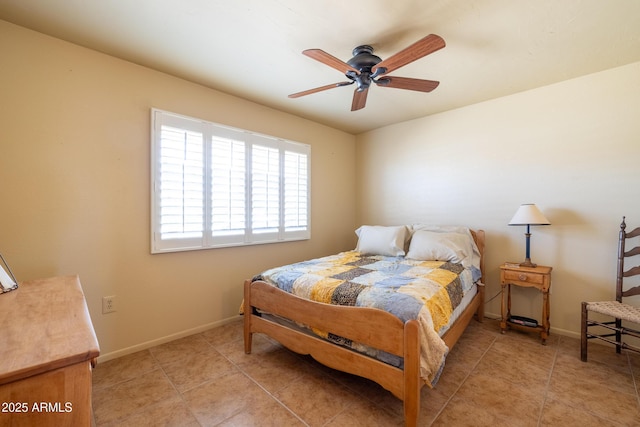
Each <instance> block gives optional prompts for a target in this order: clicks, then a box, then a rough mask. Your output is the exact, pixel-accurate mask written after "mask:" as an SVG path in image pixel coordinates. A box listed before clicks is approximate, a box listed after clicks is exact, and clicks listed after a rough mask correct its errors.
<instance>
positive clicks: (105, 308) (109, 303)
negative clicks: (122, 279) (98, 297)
mask: <svg viewBox="0 0 640 427" xmlns="http://www.w3.org/2000/svg"><path fill="white" fill-rule="evenodd" d="M114 311H116V296H115V295H112V296H110V297H102V314H107V313H113V312H114Z"/></svg>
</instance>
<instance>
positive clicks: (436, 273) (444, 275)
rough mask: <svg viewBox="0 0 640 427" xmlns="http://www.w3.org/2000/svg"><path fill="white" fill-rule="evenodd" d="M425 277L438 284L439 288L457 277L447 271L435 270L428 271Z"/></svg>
mask: <svg viewBox="0 0 640 427" xmlns="http://www.w3.org/2000/svg"><path fill="white" fill-rule="evenodd" d="M427 277H428V278H429V279H431V280H433V281H434V282H436V283H438V284H439V285H440V286H447V285H448V284H449V283H451V282H452V281H453V280H455V278H456V277H458V275H457V274H456V273H454V272H452V271H449V270H445V269H442V268H436V269H435V270H433V271H430V272H429V274H427Z"/></svg>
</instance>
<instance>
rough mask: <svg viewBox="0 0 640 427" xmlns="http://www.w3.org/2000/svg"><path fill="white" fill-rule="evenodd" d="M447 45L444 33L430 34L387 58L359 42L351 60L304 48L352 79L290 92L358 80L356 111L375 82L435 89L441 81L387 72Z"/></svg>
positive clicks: (307, 52) (425, 90)
mask: <svg viewBox="0 0 640 427" xmlns="http://www.w3.org/2000/svg"><path fill="white" fill-rule="evenodd" d="M443 47H445V42H444V40H443V39H442V37H440V36H437V35H435V34H430V35H428V36H426V37H424V38H422V39H420V40H418V41H417V42H415V43H413V44H412V45H411V46H409V47H407V48H405V49H403V50H401V51H400V52H398V53H396V54H395V55H392V56H390V57H389V58H387V59H385V60H382V59H380V57H378V56H376V55H374V54H373V48H372V47H371V46H369V45H362V46H358V47H356V48H355V49H353V53H352V54H353V58H351V59H350V60H348V61H347V62H343V61H341V60H339V59H338V58H336V57H335V56H332V55H330V54H328V53H327V52H325V51H323V50H321V49H307V50H305V51H303V52H302V54H303V55H306V56H308V57H309V58H312V59H315V60H316V61H320V62H322V63H323V64H325V65H328V66H329V67H331V68H335V69H336V70H338V71H340V72H343V73H344V74H345V76H346V77H347V78H348V79H349V80H348V81H345V82H339V83H333V84H330V85H326V86H320V87H317V88H314V89H309V90H305V91H302V92H297V93H292V94H291V95H289V98H299V97H301V96H305V95H310V94H312V93H316V92H321V91H323V90H327V89H332V88H334V87H341V86H348V85H352V84H354V83H356V85H357V87H356V89H355V91H354V93H353V101H352V103H351V111H356V110H360V109H362V108H364V106H365V104H366V102H367V93H368V91H369V86H371V83H375V84H376V85H378V86H382V87H391V88H396V89H408V90H416V91H420V92H431V91H432V90H434V89H435V88H436V87H438V85H439V84H440V82H437V81H434V80H422V79H412V78H409V77H395V76H388V75H387V73H390V72H392V71H395V70H397V69H398V68H400V67H402V66H404V65H407V64H409V63H411V62H413V61H415V60H417V59H420V58H422V57H424V56H427V55H429V54H430V53H433V52H435V51H437V50H440V49H442V48H443Z"/></svg>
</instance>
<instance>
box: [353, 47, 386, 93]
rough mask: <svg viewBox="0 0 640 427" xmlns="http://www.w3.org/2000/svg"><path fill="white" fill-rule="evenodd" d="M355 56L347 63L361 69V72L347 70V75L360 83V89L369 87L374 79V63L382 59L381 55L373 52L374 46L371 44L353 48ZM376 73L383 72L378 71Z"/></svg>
mask: <svg viewBox="0 0 640 427" xmlns="http://www.w3.org/2000/svg"><path fill="white" fill-rule="evenodd" d="M352 54H353V58H351V59H350V60H348V61H347V64H349V65H350V66H352V67H353V68H355V69H356V70H359V71H360V74H356V73H354V72H353V71H347V73H346V76H347V77H348V78H350V79H351V80H354V81H355V82H356V83H357V85H358V90H359V91H362V90H365V89H367V88H368V87H369V86H370V85H371V82H372V80H373V77H375V76H372V75H371V68H373V66H374V65H376V64H378V63H379V62H381V61H382V59H380V57H378V56H376V55H374V54H373V47H371V46H369V45H362V46H358V47H356V48H355V49H353V52H352ZM376 74H382V73H380V72H376Z"/></svg>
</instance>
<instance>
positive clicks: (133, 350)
mask: <svg viewBox="0 0 640 427" xmlns="http://www.w3.org/2000/svg"><path fill="white" fill-rule="evenodd" d="M241 317H242V316H240V315H238V316H234V317H231V318H228V319H223V320H219V321H217V322H212V323H207V324H205V325H201V326H198V327H195V328H192V329H187V330H184V331H180V332H176V333H175V334H171V335H167V336H164V337H162V338H157V339H155V340H151V341H146V342H143V343H141V344H136V345H134V346H131V347H126V348H123V349H120V350H116V351H112V352H110V353H106V354H101V355H100V356H98V363H102V362H106V361H108V360H112V359H116V358H118V357H122V356H126V355H128V354H132V353H136V352H138V351H142V350H146V349H148V348H151V347H155V346H157V345H160V344H164V343H166V342H169V341H173V340H177V339H179V338H184V337H187V336H189V335H194V334H198V333H200V332H204V331H208V330H209V329H212V328H215V327H218V326H222V325H226V324H228V323H231V322H235V321H237V320H238V319H240V318H241Z"/></svg>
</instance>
